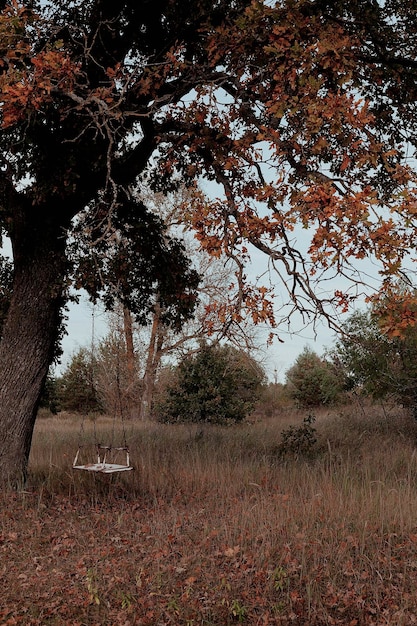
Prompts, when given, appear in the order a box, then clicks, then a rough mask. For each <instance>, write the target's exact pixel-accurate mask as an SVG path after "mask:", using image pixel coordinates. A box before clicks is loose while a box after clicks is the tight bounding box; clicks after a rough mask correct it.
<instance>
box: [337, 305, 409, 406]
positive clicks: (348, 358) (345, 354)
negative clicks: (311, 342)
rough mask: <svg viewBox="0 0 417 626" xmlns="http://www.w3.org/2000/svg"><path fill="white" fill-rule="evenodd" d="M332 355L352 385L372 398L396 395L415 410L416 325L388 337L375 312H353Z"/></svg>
mask: <svg viewBox="0 0 417 626" xmlns="http://www.w3.org/2000/svg"><path fill="white" fill-rule="evenodd" d="M343 330H344V331H345V334H343V335H342V336H341V337H340V338H339V339H338V340H337V342H336V344H335V346H334V348H333V350H332V351H331V353H330V355H331V357H332V359H333V361H334V362H335V363H338V364H339V365H340V367H342V368H343V369H344V371H345V373H346V377H347V380H348V381H349V384H350V387H351V388H356V389H360V390H362V391H363V392H364V393H365V394H367V395H370V396H371V397H372V398H387V397H388V396H392V397H394V399H396V400H397V401H399V402H401V403H402V404H404V405H406V406H411V407H413V408H414V410H416V394H417V360H416V354H417V328H416V327H411V326H410V327H408V328H406V329H405V330H404V332H403V334H402V336H400V337H388V336H387V335H386V334H384V333H383V332H382V330H381V328H380V326H379V323H378V318H377V316H375V315H374V314H373V313H372V311H367V312H357V313H354V314H353V315H352V316H351V317H350V318H349V319H348V320H347V322H346V323H345V325H344V327H343Z"/></svg>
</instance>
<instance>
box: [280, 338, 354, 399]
mask: <svg viewBox="0 0 417 626" xmlns="http://www.w3.org/2000/svg"><path fill="white" fill-rule="evenodd" d="M286 381H287V385H288V389H289V393H290V394H291V396H292V398H293V399H294V400H296V402H297V403H298V404H299V406H302V407H313V406H321V405H331V404H334V403H335V402H337V401H338V399H339V397H340V394H341V392H342V391H343V388H344V384H345V381H344V376H343V374H342V373H341V371H339V370H338V369H337V368H335V367H334V365H333V364H332V363H331V362H330V361H326V360H324V359H322V358H320V357H319V356H318V355H317V354H316V353H315V352H314V351H313V350H311V349H310V348H308V347H306V348H304V350H303V352H302V353H301V354H300V355H299V356H298V357H297V359H296V361H295V363H294V365H293V366H292V367H290V369H289V370H288V371H287V372H286Z"/></svg>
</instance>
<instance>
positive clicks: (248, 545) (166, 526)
mask: <svg viewBox="0 0 417 626" xmlns="http://www.w3.org/2000/svg"><path fill="white" fill-rule="evenodd" d="M303 417H305V413H298V412H295V411H285V412H284V413H283V414H282V415H277V416H275V417H273V418H269V419H264V420H258V421H257V422H255V423H248V424H241V425H239V426H234V427H228V428H224V427H216V426H206V425H175V426H173V425H162V424H155V423H146V424H145V423H137V422H130V421H128V422H126V423H125V425H124V430H125V432H123V430H122V428H121V425H120V424H117V425H115V422H114V421H113V420H110V419H108V418H104V417H103V418H99V419H98V420H97V421H96V423H94V422H93V421H92V420H89V419H85V420H84V422H83V428H82V432H80V419H79V418H78V417H75V416H71V415H68V416H60V417H57V418H56V417H54V418H49V419H40V420H38V423H37V426H36V430H35V434H34V442H33V449H32V454H31V458H30V470H31V475H30V476H31V477H30V484H29V486H28V491H29V492H31V493H32V494H35V500H36V503H37V506H38V507H43V506H45V507H48V506H50V504H48V503H49V502H50V501H51V500H56V498H61V499H65V501H67V502H68V506H70V507H71V510H72V511H74V510H77V508H82V510H83V512H84V513H83V514H84V515H86V513H85V507H87V508H88V507H95V508H94V510H97V507H98V509H99V510H100V511H101V514H102V516H103V519H104V524H106V523H107V524H109V525H111V527H112V528H113V527H114V526H115V525H116V526H117V531H116V530H115V532H116V534H117V536H120V537H122V539H121V540H120V541H122V540H123V541H125V542H127V543H128V544H129V543H130V544H132V545H133V544H134V545H135V546H136V548H135V549H136V550H138V549H139V548H138V546H139V544H140V538H139V539H138V524H142V525H144V524H145V526H146V529H147V530H146V531H145V534H144V535H143V545H144V546H146V545H147V542H148V541H149V537H152V551H153V552H152V554H154V555H155V554H163V555H164V556H163V557H158V558H159V559H160V558H162V559H163V560H162V561H161V560H158V558H156V557H155V558H153V560H152V564H150V563H148V565H147V568H148V569H151V570H152V569H153V568H155V571H154V572H153V578H152V580H153V583H152V584H153V585H154V587H152V588H153V589H154V591H153V592H152V593H157V592H158V593H160V594H162V591H161V589H163V590H164V591H163V593H164V594H165V595H164V598H165V599H164V602H165V600H166V597H169V598H171V599H172V603H173V604H172V607H171V609H170V610H171V613H172V615H174V614H175V615H176V617H175V619H174V617H172V616H171V617H172V621H171V622H170V621H169V620H168V618H167V617H166V616H167V615H171V613H170V610H168V609H167V606H166V603H165V604H164V607H165V608H164V611H162V609H161V614H160V616H159V618H158V619H160V621H159V622H158V621H157V620H156V621H155V622H152V621H148V622H146V621H143V622H140V621H138V623H149V624H151V623H155V624H156V623H167V624H168V623H178V624H189V625H190V624H194V625H195V624H203V623H206V624H209V623H210V624H222V623H229V621H230V623H233V622H236V621H237V622H245V623H253V624H269V623H271V624H273V623H282V624H286V623H297V624H352V625H353V626H355V625H357V624H378V625H379V624H395V625H401V624H403V625H405V624H407V625H408V624H411V623H414V622H413V621H412V620H414V617H415V616H417V600H416V598H417V595H416V594H417V531H416V528H417V518H416V511H417V453H416V442H417V440H416V436H417V425H416V424H415V423H414V422H413V421H412V419H411V418H410V417H409V416H408V415H407V414H406V413H405V412H404V411H403V410H401V409H398V408H393V409H391V411H390V412H389V413H387V411H386V410H385V411H384V410H382V409H380V408H378V407H376V408H375V407H366V409H365V410H362V409H361V407H359V406H357V407H356V406H354V407H343V408H342V409H339V410H337V411H335V412H328V411H321V412H319V414H317V416H316V418H317V419H316V422H315V424H314V427H315V428H316V436H317V442H316V444H315V446H314V449H313V450H309V451H308V454H306V456H303V454H302V451H301V454H298V455H297V456H296V457H292V456H291V454H282V452H283V451H282V448H281V447H280V442H281V433H282V431H283V430H285V429H287V428H289V427H290V426H291V425H294V424H295V425H297V424H298V425H300V424H301V423H302V420H303ZM125 436H126V439H127V441H128V443H129V447H130V450H131V457H132V461H133V463H134V465H135V468H136V469H135V471H134V472H131V473H126V474H120V475H114V476H101V475H95V474H93V475H91V474H87V473H86V472H84V473H83V472H75V471H73V470H72V469H71V465H72V460H73V457H74V455H75V452H76V449H77V446H78V444H79V442H80V438H82V439H83V441H82V443H85V442H87V441H91V443H93V442H94V439H96V438H99V439H100V441H101V442H102V443H112V444H113V445H120V444H121V443H123V441H124V437H125ZM284 452H285V451H284ZM31 502H32V503H33V500H31ZM32 505H33V504H32ZM32 505H31V506H32ZM115 511H116V512H117V513H116V518H115ZM74 515H75V514H74V513H71V514H70V515H69V518H70V519H71V520H72V522H71V523H73V524H76V523H78V522H76V521H74V520H75V517H74ZM115 519H116V521H115ZM139 520H140V522H139ZM106 532H107V531H106ZM146 533H147V534H146ZM97 540H98V539H97ZM138 542H139V543H138ZM167 546H168V547H167ZM84 548H85V546H84ZM144 549H145V548H144ZM174 562H175V563H176V565H175V567H174V565H173V563H174ZM169 563H171V566H172V568H173V569H171V570H170V571H173V572H174V577H175V576H179V574H178V572H180V573H181V572H182V571H184V572H185V571H186V572H187V580H188V579H189V580H191V581H192V585H193V586H194V587H196V588H197V587H198V589H195V597H194V593H193V602H191V599H190V598H191V596H190V598H189V597H188V596H187V598H188V599H185V596H184V594H185V591H184V589H183V588H182V595H181V594H180V597H181V601H180V600H179V599H178V598H177V596H176V595H175V594H174V592H173V591H172V585H171V583H170V581H169V580H168V578H166V576H165V575H166V569H164V568H166V567H168V564H169ZM126 567H127V569H126V572H127V571H129V572H130V580H131V581H130V583H127V582H125V583H124V584H125V585H127V588H128V592H129V594H130V596H131V597H132V598H136V600H135V602H136V603H137V604H136V610H137V611H138V613H137V614H136V613H135V615H136V618H137V619H138V620H139V617H138V616H140V615H142V613H141V611H144V609H140V608H139V606H140V602H139V600H138V599H137V595H138V585H139V586H140V584H139V582H138V576H139V573H138V572H139V570H140V567H139V564H138V563H137V562H135V561H134V559H133V561H131V560H129V562H128V564H127V566H126ZM175 568H176V569H175ZM175 572H177V573H176V574H175ZM147 575H148V574H147ZM95 576H96V579H97V580H96V583H97V585H98V587H100V581H99V573H98V572H96V573H95ZM143 576H144V574H143ZM139 577H140V576H139ZM132 580H134V581H135V582H132ZM156 581H159V582H158V585H159V590H156V588H155V585H156V584H157V583H156ZM141 584H142V583H141ZM189 584H191V583H189ZM103 585H104V582H103ZM208 585H209V590H208ZM194 587H193V588H194ZM97 593H98V592H97ZM102 593H104V591H103V592H102ZM108 593H110V592H108ZM210 593H212V594H213V597H216V598H217V600H216V601H215V602H217V604H216V605H215V606H214V604H212V605H210V607H211V608H210V607H208V604H207V603H208V600H207V601H205V602H206V604H204V602H203V601H202V600H198V598H203V597H206V596H207V594H209V595H210ZM90 595H91V594H90ZM174 595H175V598H177V599H176V600H175V602H174V599H175V598H174ZM130 596H129V597H130ZM187 602H188V604H187ZM213 602H214V600H213ZM107 603H108V604H109V603H110V604H111V602H110V600H108V602H107ZM110 604H109V606H110ZM168 604H169V602H168ZM134 605H135V604H134V602H133V601H132V606H134ZM174 605H175V606H174ZM177 605H178V606H177ZM203 605H204V606H203ZM173 607H174V608H173ZM96 610H97V611H99V610H100V611H102V613H101V618H100V619H101V620H102V622H101V623H106V619H109V620H110V621H109V622H108V623H111V618H110V617H108V615H107V613H106V609H105V605H104V604H103V603H101V604H100V608H97V609H96ZM109 610H110V609H109ZM130 610H131V611H133V610H134V609H133V608H132V607H130ZM163 615H165V617H163ZM94 619H95V618H94ZM164 619H165V620H166V621H165V622H164V621H163V620H164ZM170 619H171V618H170ZM175 620H176V621H175ZM187 620H188V621H187ZM222 620H223V621H222ZM262 620H263V621H262ZM355 620H356V621H355ZM416 620H417V617H416ZM87 623H90V622H88V620H87ZM91 623H93V621H92V622H91Z"/></svg>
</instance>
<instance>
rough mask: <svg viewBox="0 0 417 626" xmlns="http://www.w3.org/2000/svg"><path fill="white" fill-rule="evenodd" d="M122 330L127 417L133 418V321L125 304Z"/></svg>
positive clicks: (135, 415) (134, 392) (135, 383)
mask: <svg viewBox="0 0 417 626" xmlns="http://www.w3.org/2000/svg"><path fill="white" fill-rule="evenodd" d="M123 330H124V335H125V343H126V367H127V399H128V402H129V407H128V410H129V418H130V419H135V418H136V417H137V414H138V409H137V393H136V390H137V376H136V359H135V345H134V342H133V321H132V313H131V312H130V310H129V309H128V307H127V306H124V307H123Z"/></svg>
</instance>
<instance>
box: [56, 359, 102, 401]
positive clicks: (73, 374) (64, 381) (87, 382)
mask: <svg viewBox="0 0 417 626" xmlns="http://www.w3.org/2000/svg"><path fill="white" fill-rule="evenodd" d="M58 398H59V403H60V406H61V408H62V410H63V411H76V412H79V413H89V412H92V411H100V410H101V404H100V401H99V398H98V396H97V392H96V388H95V385H94V363H93V359H92V357H91V353H90V352H89V351H88V350H87V349H86V348H80V350H79V351H78V352H76V353H75V354H74V355H73V357H72V359H71V361H70V363H69V365H68V367H67V369H66V370H65V372H64V374H63V375H62V376H61V378H60V379H59V380H58Z"/></svg>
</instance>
